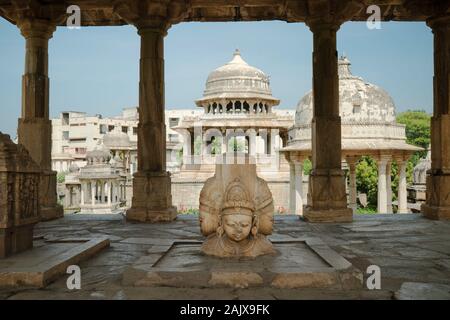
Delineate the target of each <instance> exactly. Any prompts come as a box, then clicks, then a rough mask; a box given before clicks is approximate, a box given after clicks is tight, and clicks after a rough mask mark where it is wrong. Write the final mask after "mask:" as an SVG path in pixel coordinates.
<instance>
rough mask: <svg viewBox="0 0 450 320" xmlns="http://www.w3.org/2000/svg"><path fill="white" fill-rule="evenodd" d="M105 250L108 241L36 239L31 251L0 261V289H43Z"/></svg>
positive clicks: (97, 239)
mask: <svg viewBox="0 0 450 320" xmlns="http://www.w3.org/2000/svg"><path fill="white" fill-rule="evenodd" d="M108 246H109V240H108V238H105V237H101V238H93V239H80V238H78V239H76V238H63V239H58V240H56V239H55V240H50V241H45V240H43V237H37V239H36V240H35V241H34V247H33V249H31V250H28V251H25V252H22V253H19V254H16V255H13V256H10V257H8V258H6V259H0V287H5V286H6V287H8V286H9V287H16V286H30V287H38V288H43V287H45V286H46V285H48V284H49V283H50V282H51V281H54V280H55V279H57V278H58V277H60V276H62V275H64V274H66V270H67V267H68V266H69V265H74V264H78V263H80V262H82V261H84V260H87V259H89V258H90V257H92V256H94V255H95V254H97V253H98V252H99V251H101V250H102V249H104V248H106V247H108Z"/></svg>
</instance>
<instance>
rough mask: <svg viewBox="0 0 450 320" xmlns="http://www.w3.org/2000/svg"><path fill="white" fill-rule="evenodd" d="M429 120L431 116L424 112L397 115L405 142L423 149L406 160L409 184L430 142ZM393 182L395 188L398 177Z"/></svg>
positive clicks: (407, 112) (412, 111)
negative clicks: (403, 130)
mask: <svg viewBox="0 0 450 320" xmlns="http://www.w3.org/2000/svg"><path fill="white" fill-rule="evenodd" d="M430 120H431V115H430V114H428V113H426V112H425V111H424V110H408V111H405V112H401V113H399V114H398V115H397V122H398V123H401V124H404V125H405V126H406V128H405V129H406V142H408V143H409V144H412V145H415V146H418V147H421V148H423V149H425V150H423V151H417V152H415V153H414V154H413V155H412V157H411V158H410V159H409V160H408V164H407V167H406V177H407V180H408V182H409V183H411V182H412V172H413V169H414V167H415V166H416V165H417V163H418V162H419V160H420V159H421V158H424V157H425V156H426V154H427V149H428V147H429V145H430V142H431V134H430V126H431V123H430ZM395 180H396V181H395V186H397V185H398V177H396V179H395ZM393 185H394V184H393Z"/></svg>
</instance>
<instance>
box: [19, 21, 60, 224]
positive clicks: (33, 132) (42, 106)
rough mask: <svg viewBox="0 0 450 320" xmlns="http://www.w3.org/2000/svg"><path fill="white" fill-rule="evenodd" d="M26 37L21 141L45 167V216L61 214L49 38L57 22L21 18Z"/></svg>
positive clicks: (42, 181) (42, 195) (42, 182)
mask: <svg viewBox="0 0 450 320" xmlns="http://www.w3.org/2000/svg"><path fill="white" fill-rule="evenodd" d="M17 26H18V27H19V28H20V31H21V33H22V35H23V36H24V37H25V41H26V51H25V72H24V75H23V76H22V112H21V117H20V118H19V123H18V129H17V132H18V137H19V143H20V144H22V145H24V146H25V148H26V149H27V150H28V152H29V153H30V155H31V157H32V158H33V160H34V161H35V162H36V163H37V164H38V165H39V166H40V167H41V169H42V174H41V179H40V182H39V189H40V190H41V192H40V195H39V203H40V207H41V208H40V215H41V218H42V220H51V219H56V218H60V217H62V216H63V215H64V212H63V208H62V206H60V205H59V204H58V203H57V195H56V172H55V171H52V165H51V151H52V150H51V149H52V140H51V139H52V124H51V121H50V119H49V98H48V97H49V78H48V42H49V40H50V38H51V37H52V35H53V32H54V31H55V29H56V25H54V24H51V23H49V22H48V21H46V20H40V19H24V20H20V21H18V22H17Z"/></svg>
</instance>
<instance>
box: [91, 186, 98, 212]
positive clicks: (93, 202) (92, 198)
mask: <svg viewBox="0 0 450 320" xmlns="http://www.w3.org/2000/svg"><path fill="white" fill-rule="evenodd" d="M96 196H97V183H96V182H95V181H91V205H92V207H94V206H95V197H96Z"/></svg>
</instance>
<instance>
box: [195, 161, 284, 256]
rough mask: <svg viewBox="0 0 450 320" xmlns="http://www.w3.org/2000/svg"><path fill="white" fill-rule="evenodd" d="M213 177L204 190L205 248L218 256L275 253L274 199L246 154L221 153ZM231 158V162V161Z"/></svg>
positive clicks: (202, 199)
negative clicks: (239, 158) (241, 158)
mask: <svg viewBox="0 0 450 320" xmlns="http://www.w3.org/2000/svg"><path fill="white" fill-rule="evenodd" d="M218 157H220V160H222V161H218V162H219V163H217V164H216V172H215V174H214V176H213V177H211V178H209V179H208V180H206V183H205V185H204V187H203V189H202V191H201V192H200V212H199V218H200V229H201V231H202V233H203V235H205V236H207V237H208V238H207V239H206V241H205V242H204V244H203V247H202V250H203V252H204V253H205V254H207V255H213V256H218V257H256V256H259V255H265V254H271V253H274V252H275V250H274V249H273V246H272V244H271V243H270V241H269V240H267V239H266V236H267V235H270V234H271V233H272V228H273V214H274V207H273V198H272V193H271V192H270V190H269V187H268V186H267V182H266V181H264V180H263V179H261V178H259V177H258V176H257V175H256V164H254V163H253V164H252V163H250V157H249V156H246V157H245V159H244V161H243V163H239V164H238V163H237V161H236V160H237V157H234V156H232V157H229V156H227V154H222V155H220V156H218ZM230 161H231V163H230Z"/></svg>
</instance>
